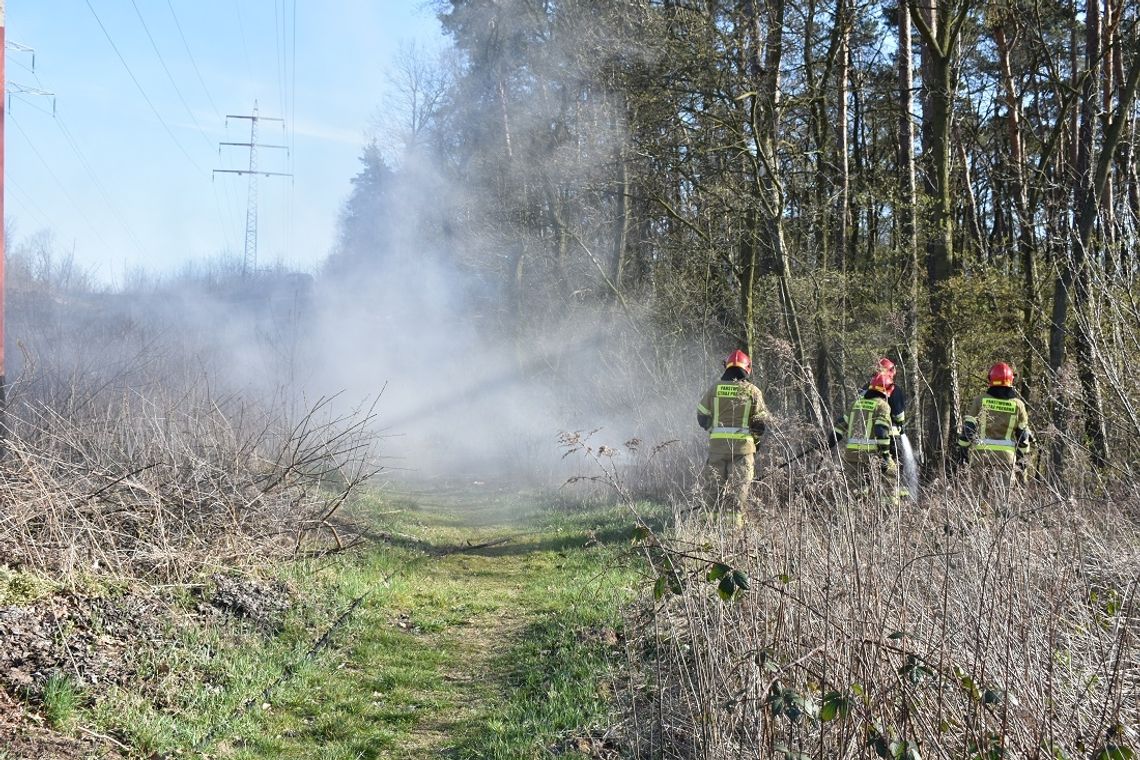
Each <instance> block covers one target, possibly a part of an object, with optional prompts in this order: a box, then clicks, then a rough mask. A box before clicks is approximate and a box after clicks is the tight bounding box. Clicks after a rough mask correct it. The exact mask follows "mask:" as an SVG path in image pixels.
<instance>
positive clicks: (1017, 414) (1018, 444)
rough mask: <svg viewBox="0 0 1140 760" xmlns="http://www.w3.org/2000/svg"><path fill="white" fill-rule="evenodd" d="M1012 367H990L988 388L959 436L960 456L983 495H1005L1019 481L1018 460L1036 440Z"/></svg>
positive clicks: (979, 398) (973, 406)
mask: <svg viewBox="0 0 1140 760" xmlns="http://www.w3.org/2000/svg"><path fill="white" fill-rule="evenodd" d="M1013 380H1014V373H1013V367H1011V366H1009V365H1008V364H1006V363H1005V362H998V363H997V364H995V365H993V366H992V367H990V373H989V388H988V389H986V392H985V393H983V394H982V395H981V396H978V398H976V399H974V402H973V404H971V405H970V410H969V413H968V414H967V415H966V416H965V417H964V418H963V420H962V430H961V432H960V433H959V435H958V450H959V452H960V458H961V459H962V460H963V461H964V462H967V463H968V464H969V468H970V472H971V473H972V474H973V476H974V480H975V482H976V483H977V485H978V487H979V488H980V490H981V492H982V493H983V495H987V496H990V495H997V496H1003V495H1005V494H1008V492H1009V490H1010V488H1011V487H1012V486H1013V485H1014V484H1015V482H1016V474H1017V465H1018V461H1019V460H1021V459H1023V458H1024V457H1025V456H1026V455H1027V454H1028V453H1029V448H1030V445H1031V444H1032V442H1033V434H1032V433H1031V432H1030V430H1029V413H1028V412H1027V411H1026V409H1025V402H1024V401H1022V400H1021V398H1019V397H1018V395H1017V391H1015V390H1014V389H1013Z"/></svg>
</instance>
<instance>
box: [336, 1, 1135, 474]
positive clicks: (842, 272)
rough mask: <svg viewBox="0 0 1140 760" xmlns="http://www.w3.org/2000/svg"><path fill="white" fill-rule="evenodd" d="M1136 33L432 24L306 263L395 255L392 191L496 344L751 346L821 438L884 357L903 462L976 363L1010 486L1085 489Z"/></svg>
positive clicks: (884, 25)
mask: <svg viewBox="0 0 1140 760" xmlns="http://www.w3.org/2000/svg"><path fill="white" fill-rule="evenodd" d="M1138 17H1140V12H1138V10H1137V8H1136V7H1134V6H1133V5H1131V4H1129V3H1126V2H1124V0H1104V1H1103V2H1101V1H1098V0H1090V2H1087V3H1083V4H1077V3H1067V2H1051V1H1050V0H1033V1H1030V0H1025V1H1024V2H1022V1H1021V0H1001V1H999V2H984V3H983V2H977V1H976V0H914V1H911V2H908V3H904V4H902V5H898V4H891V3H878V2H865V3H860V2H855V1H854V0H835V2H818V1H817V0H805V1H804V2H801V3H796V2H789V0H768V1H767V2H761V1H760V0H740V1H739V2H674V1H673V0H661V1H660V2H645V1H639V2H620V3H619V2H576V1H575V0H566V1H559V2H554V1H552V0H551V1H538V0H534V1H530V0H470V1H465V2H454V3H448V4H443V6H442V7H441V20H442V23H443V25H444V28H445V29H446V31H447V32H448V33H449V35H450V36H451V38H452V40H453V41H454V49H453V50H450V51H448V52H447V53H446V54H444V55H443V56H441V57H440V58H439V59H438V60H437V59H433V58H432V57H431V56H429V55H425V54H424V53H423V52H422V51H415V50H412V51H410V52H409V53H408V54H407V55H405V56H404V58H403V59H402V60H401V62H400V65H399V67H398V72H397V74H396V77H397V80H398V82H399V83H400V85H401V88H400V90H401V93H402V97H403V98H404V100H405V105H406V113H407V114H408V116H407V118H405V119H404V120H403V122H402V123H401V124H400V127H399V129H395V130H392V131H391V133H390V134H391V135H393V136H394V137H395V138H396V139H395V144H396V145H397V146H398V148H397V149H396V150H391V149H389V150H383V149H381V148H379V147H376V146H375V145H374V146H373V147H371V148H369V149H368V150H366V151H365V153H364V155H363V157H362V161H363V163H364V168H363V169H362V171H361V172H360V174H359V175H358V176H357V177H356V179H355V180H354V182H353V192H352V195H351V197H350V198H349V201H348V203H347V204H346V207H345V212H344V220H343V221H344V224H343V227H342V238H341V240H340V243H339V245H338V248H337V251H336V253H335V254H334V257H333V259H332V262H331V266H334V267H335V266H336V265H337V264H338V262H339V263H340V264H342V265H343V264H345V263H346V262H348V261H351V260H362V259H365V260H366V259H367V258H368V257H369V256H382V255H383V253H382V251H383V250H384V249H385V245H389V246H391V245H397V244H400V243H404V242H408V241H407V236H408V235H409V230H408V229H406V228H405V226H401V233H400V234H401V236H403V237H404V239H403V240H401V241H395V240H392V239H391V237H392V235H391V231H390V230H389V229H388V223H387V222H385V221H383V217H377V216H376V215H374V214H372V213H370V210H372V209H375V208H377V204H382V203H384V202H385V201H384V200H383V199H384V198H385V196H389V197H390V196H392V195H402V194H405V193H407V191H408V189H409V188H412V189H414V190H415V191H416V192H417V193H420V194H419V195H416V196H415V197H416V198H417V199H418V200H422V201H424V203H422V204H418V203H417V204H414V208H412V209H411V214H412V216H413V217H414V222H413V223H412V226H414V231H412V232H411V233H410V234H411V239H412V241H414V244H415V245H417V246H419V247H420V248H421V249H422V250H424V251H425V252H432V253H433V254H434V255H437V256H444V257H446V258H447V259H448V260H449V261H450V262H453V263H454V264H455V265H456V266H459V267H461V268H462V270H463V271H464V273H465V274H466V275H468V276H469V278H470V280H471V282H473V283H475V285H473V286H472V288H473V291H474V292H475V293H476V295H477V296H479V297H481V298H482V302H481V303H480V305H479V306H478V307H477V308H478V310H479V311H480V312H481V313H482V314H483V315H485V316H487V317H488V318H489V319H490V321H491V323H492V324H493V325H494V326H495V327H496V328H497V329H501V330H503V331H505V332H506V333H507V334H509V335H512V336H514V339H515V340H516V341H517V342H518V344H519V345H524V344H526V343H527V342H528V341H533V340H538V339H541V336H543V335H549V334H551V333H553V332H556V331H557V330H558V329H559V326H560V325H561V324H564V323H565V322H567V321H570V320H572V319H573V318H574V315H575V314H577V313H581V312H583V311H586V312H588V313H593V312H592V311H591V310H598V309H600V310H601V313H602V314H604V315H607V316H606V318H607V319H608V320H612V321H613V322H614V323H615V324H617V325H623V326H626V328H627V329H628V330H629V331H634V332H637V333H638V336H639V339H643V340H644V341H645V342H653V343H655V344H656V345H655V346H654V347H653V348H649V347H646V348H645V349H644V352H645V355H647V356H649V355H654V358H652V359H649V360H648V361H649V364H650V365H652V364H658V365H660V364H664V363H668V362H669V361H670V359H669V358H668V357H678V356H684V357H685V358H686V360H688V359H691V357H692V352H691V351H686V350H684V349H683V347H684V346H701V347H704V350H705V352H706V353H705V358H706V359H709V358H710V357H712V358H715V357H716V356H717V355H718V354H722V353H725V354H726V353H727V352H728V351H729V350H731V349H733V348H742V349H744V350H745V351H746V352H748V353H749V354H754V355H755V356H756V358H757V366H758V368H759V369H758V377H759V378H760V385H761V386H762V387H764V388H765V389H766V390H767V391H768V392H769V394H770V395H771V396H772V397H773V398H775V399H777V403H778V404H779V406H780V408H782V409H784V410H787V411H788V412H789V413H794V414H796V415H798V416H800V417H803V418H805V419H808V420H813V421H815V422H816V423H818V424H819V425H820V426H821V427H822V426H825V423H826V422H827V421H828V416H829V415H834V416H837V415H838V414H841V413H842V411H843V407H844V406H845V404H846V403H848V402H849V401H850V392H849V390H848V389H849V388H850V387H852V386H853V384H855V383H859V382H863V381H864V379H865V378H863V377H862V375H863V373H864V372H866V371H869V370H868V369H867V368H869V367H870V365H871V362H872V360H873V358H874V357H875V356H877V355H890V356H891V357H893V358H894V359H895V360H896V361H897V362H898V363H899V364H900V366H901V367H902V368H903V370H904V372H903V373H901V374H902V377H903V379H902V384H904V385H905V386H907V387H908V389H909V391H910V393H909V396H910V397H911V398H912V399H913V401H912V404H913V409H912V414H911V417H912V419H916V420H919V423H918V424H916V425H915V426H914V428H915V429H914V430H912V432H911V434H912V437H914V438H915V439H916V441H917V444H918V445H917V448H918V449H919V450H920V451H921V452H922V454H923V459H924V462H925V465H926V467H927V469H928V470H929V471H931V472H934V471H940V470H941V468H942V466H943V464H944V463H945V461H946V452H947V449H946V442H947V440H949V439H950V438H951V436H952V435H953V433H954V431H955V430H956V429H957V426H958V425H959V417H960V410H961V408H962V406H963V404H964V403H965V402H966V401H968V400H969V398H970V396H971V395H972V394H973V393H975V392H976V391H977V390H978V389H980V387H982V384H983V378H984V374H985V370H986V368H987V367H988V366H989V365H990V364H991V363H992V362H995V361H1007V362H1009V363H1011V364H1012V365H1013V366H1014V367H1015V368H1016V371H1017V376H1018V383H1017V385H1018V389H1019V391H1020V392H1021V394H1022V396H1023V397H1024V398H1025V399H1026V400H1027V402H1029V403H1030V405H1031V408H1032V409H1033V416H1034V425H1035V428H1036V429H1038V430H1039V431H1040V432H1041V436H1040V438H1041V442H1042V446H1041V452H1042V454H1041V457H1040V461H1039V462H1038V463H1037V465H1036V466H1037V467H1038V469H1039V471H1040V473H1041V474H1042V475H1043V476H1047V477H1049V478H1052V479H1054V480H1055V481H1056V482H1063V481H1066V480H1070V476H1071V475H1072V474H1073V472H1070V469H1069V468H1071V467H1079V468H1080V469H1081V471H1082V472H1083V471H1085V469H1087V468H1091V470H1092V471H1096V472H1100V473H1107V472H1110V471H1111V468H1112V467H1113V464H1114V463H1121V462H1128V461H1131V460H1133V459H1134V458H1135V453H1136V446H1137V443H1138V441H1137V435H1138V434H1140V424H1138V423H1140V419H1138V418H1137V417H1136V415H1135V412H1134V409H1135V404H1136V403H1137V401H1138V400H1140V398H1138V396H1137V391H1138V390H1140V389H1138V388H1137V386H1136V382H1135V380H1134V378H1133V377H1132V376H1131V373H1130V372H1129V371H1128V369H1127V367H1128V365H1129V362H1130V361H1131V357H1132V356H1134V354H1135V349H1136V341H1137V327H1138V313H1137V311H1136V302H1135V299H1134V296H1133V293H1132V288H1131V286H1132V283H1133V281H1134V278H1135V276H1136V267H1137V264H1136V256H1135V251H1136V247H1137V234H1138V221H1140V216H1138V215H1140V186H1138V181H1140V180H1138V177H1137V166H1136V148H1135V146H1136V142H1137V139H1138V138H1137V113H1138V111H1137V103H1136V90H1137V84H1138V80H1140V55H1138V50H1140V27H1138ZM385 241H387V242H385ZM646 325H651V332H640V331H641V330H642V329H643V328H644V327H645V326H646ZM650 336H651V337H650ZM710 352H711V353H710ZM662 357H665V358H662ZM706 366H711V365H706Z"/></svg>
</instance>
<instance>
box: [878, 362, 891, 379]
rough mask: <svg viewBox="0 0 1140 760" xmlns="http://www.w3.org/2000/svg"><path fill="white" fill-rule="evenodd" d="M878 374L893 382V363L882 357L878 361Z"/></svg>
mask: <svg viewBox="0 0 1140 760" xmlns="http://www.w3.org/2000/svg"><path fill="white" fill-rule="evenodd" d="M879 372H882V373H883V374H884V375H886V376H887V377H889V378H891V379H892V380H893V379H894V377H895V363H894V362H893V361H891V360H890V359H888V358H887V357H885V356H884V357H883V358H882V359H879Z"/></svg>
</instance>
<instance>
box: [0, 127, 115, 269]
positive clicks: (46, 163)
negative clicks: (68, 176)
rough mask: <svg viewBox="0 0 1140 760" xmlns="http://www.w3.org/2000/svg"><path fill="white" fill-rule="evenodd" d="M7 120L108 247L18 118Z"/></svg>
mask: <svg viewBox="0 0 1140 760" xmlns="http://www.w3.org/2000/svg"><path fill="white" fill-rule="evenodd" d="M8 121H9V122H10V123H11V124H12V125H13V126H14V127H16V131H18V132H19V133H20V134H21V135H23V137H24V140H26V141H27V143H28V147H30V148H31V149H32V153H34V154H35V156H36V158H38V159H39V160H40V163H41V164H43V166H44V169H45V170H46V171H47V173H48V176H49V177H51V178H52V179H53V180H55V183H56V184H57V185H59V189H60V190H61V191H63V196H64V197H65V198H67V200H68V201H69V202H70V203H71V205H73V206H75V210H76V211H77V212H79V216H81V217H82V218H83V221H84V222H86V223H87V226H88V227H90V228H91V231H92V232H94V233H95V237H96V238H98V240H99V242H100V243H102V244H103V246H104V247H106V248H110V246H109V245H107V241H106V240H105V239H104V238H103V235H102V234H101V233H100V232H99V229H98V228H97V227H96V226H95V224H94V223H93V222H92V221H91V218H90V217H88V216H87V213H86V212H85V211H84V210H83V207H82V206H81V205H79V203H78V202H77V201H76V200H75V197H74V196H73V195H72V194H71V193H70V191H68V189H67V185H65V184H64V183H63V181H62V180H61V179H60V178H59V176H58V175H57V174H56V173H55V172H54V171H52V168H51V165H50V164H48V162H47V160H46V159H45V158H44V157H43V154H42V153H40V151H39V149H38V148H36V144H35V143H33V142H32V138H30V137H28V133H27V132H25V131H24V128H23V127H22V126H20V121H19V119H16V118H14V116H13V114H8Z"/></svg>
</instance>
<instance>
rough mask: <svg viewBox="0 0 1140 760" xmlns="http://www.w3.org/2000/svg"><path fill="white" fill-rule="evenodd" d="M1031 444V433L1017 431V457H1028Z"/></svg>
mask: <svg viewBox="0 0 1140 760" xmlns="http://www.w3.org/2000/svg"><path fill="white" fill-rule="evenodd" d="M1032 443H1033V433H1030V432H1029V431H1028V430H1019V431H1018V433H1017V456H1018V458H1020V457H1026V456H1029V447H1030V446H1031V445H1032Z"/></svg>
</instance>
